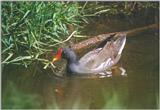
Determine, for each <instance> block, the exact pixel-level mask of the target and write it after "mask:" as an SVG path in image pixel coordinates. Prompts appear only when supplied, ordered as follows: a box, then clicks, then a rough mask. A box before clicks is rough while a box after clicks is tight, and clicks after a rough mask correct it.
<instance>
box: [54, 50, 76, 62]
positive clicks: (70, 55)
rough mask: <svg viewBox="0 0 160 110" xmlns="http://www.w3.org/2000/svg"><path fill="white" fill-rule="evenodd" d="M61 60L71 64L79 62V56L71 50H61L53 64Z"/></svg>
mask: <svg viewBox="0 0 160 110" xmlns="http://www.w3.org/2000/svg"><path fill="white" fill-rule="evenodd" d="M61 58H64V59H66V60H67V61H69V62H76V61H77V56H76V54H75V52H74V51H73V49H71V48H59V49H58V51H57V53H56V55H55V57H54V58H53V60H52V62H55V61H58V60H60V59H61Z"/></svg>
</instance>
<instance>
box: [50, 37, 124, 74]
mask: <svg viewBox="0 0 160 110" xmlns="http://www.w3.org/2000/svg"><path fill="white" fill-rule="evenodd" d="M125 43H126V34H116V35H115V36H111V37H109V38H107V39H106V40H105V44H103V45H101V46H99V47H98V48H96V49H94V50H92V51H90V52H88V53H86V54H85V55H84V56H83V57H82V58H80V59H79V60H78V58H77V55H76V54H75V52H74V50H73V49H71V48H59V49H58V51H57V54H56V56H55V57H54V58H53V62H55V61H57V60H59V59H60V58H61V57H62V58H64V59H66V60H67V71H68V72H69V73H79V74H85V73H86V74H88V73H92V74H98V73H100V72H105V71H106V70H107V69H109V68H111V67H112V66H113V65H115V64H116V63H117V62H118V61H119V59H120V57H121V54H122V50H123V48H124V46H125Z"/></svg>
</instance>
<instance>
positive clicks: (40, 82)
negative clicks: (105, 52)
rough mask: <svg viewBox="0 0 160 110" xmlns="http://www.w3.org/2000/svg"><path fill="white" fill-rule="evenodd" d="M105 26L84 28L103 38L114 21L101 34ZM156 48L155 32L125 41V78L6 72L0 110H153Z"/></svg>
mask: <svg viewBox="0 0 160 110" xmlns="http://www.w3.org/2000/svg"><path fill="white" fill-rule="evenodd" d="M104 23H106V22H105V21H104V22H101V25H102V26H100V24H99V23H97V24H96V23H94V24H90V25H89V27H90V26H92V27H96V29H97V30H96V31H97V32H102V33H103V31H105V30H107V29H106V28H107V27H108V28H109V27H113V25H112V23H113V24H115V21H114V20H113V22H110V25H108V26H107V27H106V28H103V27H104V26H103V25H104ZM97 26H99V28H98V27H97ZM116 26H117V27H116ZM116 26H115V27H114V30H113V31H115V30H116V29H117V30H118V29H125V30H128V29H129V28H130V25H129V24H127V23H125V22H124V21H121V20H118V21H117V20H116ZM89 27H88V29H89V30H90V28H89ZM88 29H87V30H88ZM92 31H93V30H91V31H90V32H88V33H92ZM92 34H95V32H94V33H92ZM96 34H97V33H96ZM98 34H100V33H98ZM158 42H159V38H158V34H157V32H154V31H148V32H144V33H140V34H138V35H136V36H133V37H128V38H127V42H126V46H125V48H124V51H123V53H122V58H121V60H120V62H119V63H118V65H120V66H122V67H124V68H125V69H126V70H127V77H122V76H120V75H118V76H113V77H109V78H107V77H105V78H95V77H93V78H85V77H78V76H72V77H63V78H59V77H53V76H50V75H49V74H50V73H47V72H44V71H43V70H42V71H41V70H39V71H38V74H35V75H34V76H32V73H33V71H34V69H35V68H34V67H30V69H24V68H21V67H15V66H11V67H6V68H4V70H3V73H2V78H3V82H2V84H3V85H2V107H3V108H68V109H69V108H94V109H100V108H126V109H128V108H139V109H140V108H143V109H145V108H148V109H150V108H152V109H154V108H158V107H159V104H158V103H159V98H158V96H159V91H158V90H159V85H158V82H159V72H158V71H159V70H158V68H159V62H158V60H159V59H158V56H159V54H158ZM33 103H34V104H33Z"/></svg>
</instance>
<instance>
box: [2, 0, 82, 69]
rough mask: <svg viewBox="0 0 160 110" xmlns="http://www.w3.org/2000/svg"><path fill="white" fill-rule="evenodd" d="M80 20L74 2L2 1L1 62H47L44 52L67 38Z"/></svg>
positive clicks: (52, 48)
mask: <svg viewBox="0 0 160 110" xmlns="http://www.w3.org/2000/svg"><path fill="white" fill-rule="evenodd" d="M83 20H84V17H83V16H82V15H81V12H80V6H79V5H78V3H77V2H38V1H34V2H26V1H23V2H22V1H21V2H18V1H17V2H4V1H3V2H2V64H5V65H6V64H17V65H24V66H25V67H27V66H28V65H30V64H31V63H33V62H34V61H39V62H41V63H43V64H45V65H50V64H51V61H49V60H48V59H45V58H44V57H43V56H44V54H46V52H52V51H53V50H56V48H57V47H58V46H59V44H61V43H64V42H65V41H68V40H69V38H70V37H71V36H69V35H70V34H71V35H72V36H73V34H75V33H76V32H78V29H79V28H80V24H81V23H83ZM70 28H73V29H74V31H73V29H70ZM68 36H69V38H67V37H68ZM52 66H53V65H52ZM47 67H48V66H45V68H47Z"/></svg>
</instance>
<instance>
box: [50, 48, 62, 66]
mask: <svg viewBox="0 0 160 110" xmlns="http://www.w3.org/2000/svg"><path fill="white" fill-rule="evenodd" d="M61 56H62V48H59V49H58V51H57V53H56V55H55V57H54V58H53V60H52V62H53V63H54V62H55V61H58V60H60V59H61Z"/></svg>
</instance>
